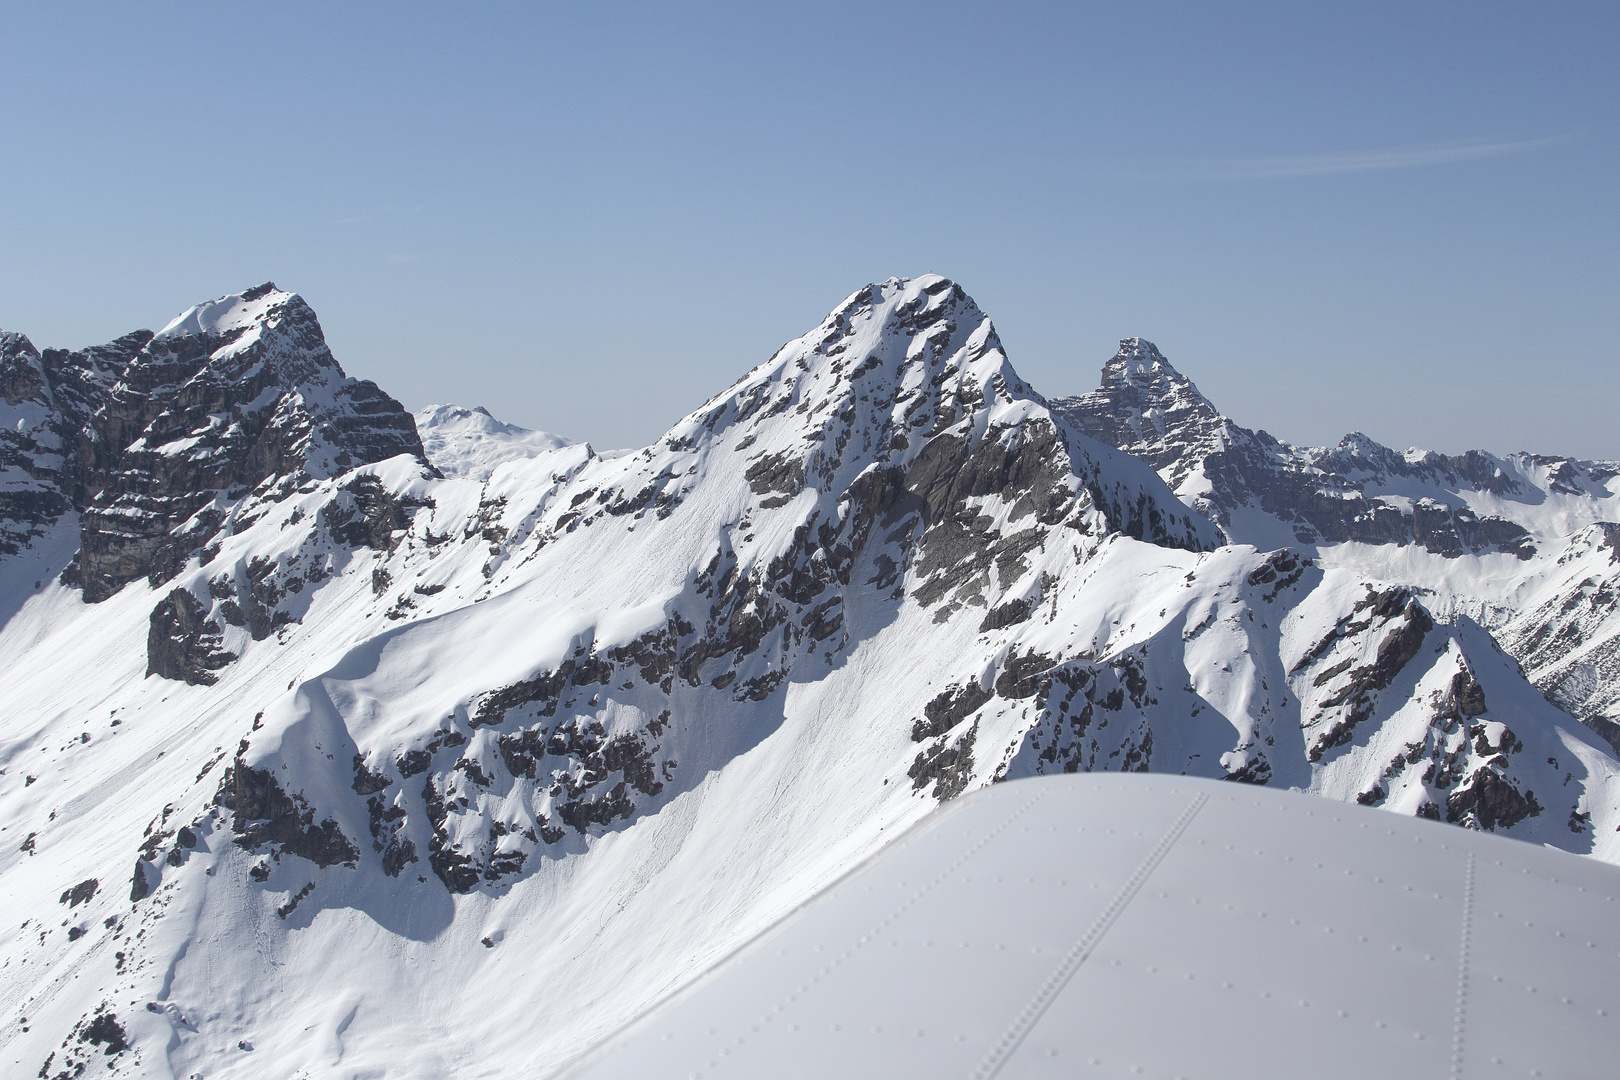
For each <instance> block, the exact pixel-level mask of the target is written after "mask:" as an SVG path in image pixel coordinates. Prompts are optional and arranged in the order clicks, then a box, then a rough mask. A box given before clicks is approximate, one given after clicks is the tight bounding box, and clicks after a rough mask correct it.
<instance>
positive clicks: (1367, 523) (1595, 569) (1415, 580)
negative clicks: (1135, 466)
mask: <svg viewBox="0 0 1620 1080" xmlns="http://www.w3.org/2000/svg"><path fill="white" fill-rule="evenodd" d="M1052 405H1053V408H1054V410H1056V411H1057V412H1058V413H1060V414H1061V415H1063V416H1064V417H1065V418H1066V419H1068V420H1069V421H1070V422H1071V423H1073V424H1074V425H1075V426H1077V427H1078V428H1080V429H1081V430H1082V431H1085V432H1086V433H1087V434H1090V435H1092V436H1093V437H1094V438H1097V439H1100V440H1101V441H1103V442H1106V443H1107V444H1109V445H1110V446H1117V447H1120V448H1122V449H1124V450H1126V451H1128V452H1130V453H1132V454H1134V455H1136V456H1138V457H1140V458H1142V459H1143V460H1144V461H1147V462H1148V463H1149V464H1151V465H1152V466H1153V467H1154V468H1155V469H1157V470H1158V471H1159V473H1160V475H1161V476H1163V477H1164V479H1165V480H1166V481H1167V482H1168V483H1169V484H1170V485H1171V487H1173V488H1174V489H1175V491H1176V493H1177V494H1178V495H1179V496H1180V497H1181V498H1182V499H1183V501H1185V502H1186V503H1187V504H1188V505H1189V506H1192V507H1195V508H1196V509H1198V510H1199V512H1200V513H1202V514H1204V515H1206V516H1207V517H1209V519H1210V520H1211V521H1214V522H1216V523H1217V524H1218V525H1219V526H1220V527H1221V529H1222V531H1223V533H1224V534H1225V536H1226V537H1227V538H1228V539H1229V540H1231V541H1234V542H1238V543H1249V544H1256V545H1258V546H1260V547H1279V546H1283V545H1289V546H1292V547H1294V548H1296V549H1298V550H1300V551H1302V552H1304V553H1306V554H1309V555H1311V556H1312V557H1314V558H1316V559H1317V560H1318V561H1319V562H1320V563H1321V564H1322V565H1324V566H1343V567H1345V568H1347V569H1350V570H1351V571H1353V572H1355V573H1358V574H1361V575H1364V576H1367V577H1370V578H1380V579H1384V580H1388V581H1391V582H1398V583H1401V584H1404V585H1409V586H1412V587H1414V588H1416V589H1417V590H1419V593H1420V595H1421V596H1422V597H1423V598H1424V602H1425V603H1426V604H1428V605H1430V606H1431V607H1435V608H1437V609H1440V610H1442V611H1445V612H1453V611H1455V612H1460V613H1465V614H1468V615H1470V616H1472V617H1473V618H1475V619H1477V620H1478V621H1479V622H1481V623H1482V624H1484V625H1485V626H1487V627H1488V628H1489V629H1491V631H1492V632H1493V633H1494V634H1495V635H1496V636H1497V638H1498V640H1500V641H1501V642H1502V644H1503V645H1504V646H1505V647H1506V648H1507V649H1508V650H1509V651H1510V652H1511V653H1512V654H1513V656H1514V657H1515V658H1517V659H1518V660H1519V661H1520V662H1521V663H1522V664H1523V665H1524V667H1525V669H1526V670H1527V671H1528V672H1529V673H1530V675H1531V677H1532V678H1533V679H1534V680H1535V683H1536V685H1537V686H1538V687H1540V688H1541V689H1542V690H1543V691H1544V692H1545V693H1547V694H1548V695H1549V696H1550V697H1552V698H1553V699H1554V700H1555V701H1557V702H1558V703H1559V704H1560V705H1563V706H1564V707H1565V708H1568V709H1569V710H1571V711H1572V712H1574V713H1575V714H1576V715H1577V716H1579V717H1581V718H1582V719H1583V720H1585V721H1586V722H1587V723H1588V724H1589V725H1591V726H1592V727H1594V728H1595V729H1596V730H1599V731H1601V732H1603V733H1604V734H1605V735H1606V737H1609V738H1611V739H1612V740H1620V724H1617V721H1620V592H1617V591H1616V590H1617V587H1620V579H1617V576H1616V572H1615V568H1616V566H1617V562H1620V556H1617V555H1616V553H1615V551H1614V548H1613V546H1612V542H1611V540H1610V537H1612V536H1613V535H1614V534H1615V529H1616V524H1617V523H1620V497H1617V496H1620V463H1616V462H1593V461H1578V460H1574V459H1570V458H1561V457H1547V456H1542V455H1535V454H1525V453H1521V454H1512V455H1509V456H1506V457H1498V456H1496V455H1493V454H1488V453H1486V452H1484V451H1480V450H1470V451H1468V452H1467V453H1465V454H1461V455H1458V456H1455V457H1447V456H1444V455H1441V454H1436V453H1431V452H1428V451H1423V450H1415V449H1413V450H1405V451H1396V450H1391V449H1389V448H1388V447H1385V446H1381V445H1379V444H1378V443H1376V442H1374V441H1373V440H1371V439H1369V438H1367V437H1366V436H1365V435H1360V434H1350V435H1347V436H1345V438H1344V439H1343V440H1342V441H1341V442H1340V443H1339V445H1338V446H1335V447H1295V446H1290V445H1288V444H1286V443H1282V442H1279V441H1278V440H1276V439H1274V438H1272V437H1271V436H1270V435H1268V434H1267V433H1266V432H1264V431H1250V430H1249V429H1247V428H1243V427H1240V426H1239V425H1237V424H1236V423H1234V422H1233V421H1232V420H1231V419H1230V418H1228V417H1226V416H1224V415H1222V414H1221V413H1220V412H1219V411H1218V410H1217V409H1216V408H1215V406H1214V405H1212V404H1211V403H1210V401H1209V400H1208V399H1207V398H1205V397H1204V396H1203V395H1202V394H1201V393H1199V392H1198V388H1197V387H1196V386H1194V385H1193V384H1192V382H1191V380H1189V379H1188V378H1187V377H1186V376H1184V375H1182V374H1181V373H1180V372H1178V371H1176V370H1175V368H1173V367H1172V366H1171V365H1170V362H1169V361H1168V360H1166V359H1165V358H1164V356H1163V355H1162V354H1161V353H1160V352H1159V350H1158V349H1157V348H1155V347H1154V345H1153V344H1152V343H1151V342H1148V341H1144V340H1142V339H1141V338H1127V339H1125V340H1124V341H1122V342H1120V349H1119V352H1118V353H1116V354H1115V355H1114V357H1113V358H1112V359H1110V360H1109V361H1108V363H1107V364H1106V365H1104V367H1103V372H1102V383H1101V386H1100V387H1099V388H1098V389H1097V390H1095V391H1092V392H1091V393H1089V394H1085V395H1082V396H1080V397H1072V398H1060V399H1055V400H1054V401H1053V403H1052ZM1606 545H1607V546H1606ZM1448 617H1449V616H1448ZM1617 745H1620V742H1617Z"/></svg>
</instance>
